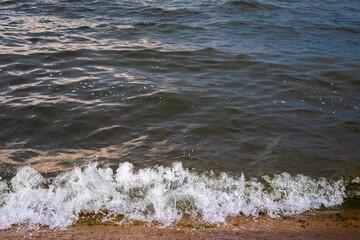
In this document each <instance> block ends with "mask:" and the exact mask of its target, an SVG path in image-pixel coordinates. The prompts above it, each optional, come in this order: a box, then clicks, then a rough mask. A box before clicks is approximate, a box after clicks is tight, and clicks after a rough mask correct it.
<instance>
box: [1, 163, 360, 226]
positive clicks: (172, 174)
mask: <svg viewBox="0 0 360 240" xmlns="http://www.w3.org/2000/svg"><path fill="white" fill-rule="evenodd" d="M359 183H360V179H359V178H355V179H352V180H351V184H359ZM345 186H346V181H345V180H344V179H340V180H331V179H325V178H319V179H313V178H311V177H308V176H304V175H297V176H291V175H290V174H288V173H282V174H279V175H274V176H268V175H264V176H262V177H259V178H246V177H245V176H244V174H241V176H237V177H236V176H230V175H229V174H227V173H221V174H215V173H213V172H211V171H210V172H203V173H199V172H196V171H194V170H189V169H185V168H183V166H182V163H180V162H177V163H174V164H173V165H172V166H171V167H163V166H158V167H154V168H144V169H139V170H135V169H134V167H133V165H132V164H131V163H128V162H124V163H120V165H119V167H118V169H117V170H116V173H114V172H113V170H112V169H110V168H99V167H98V165H97V163H91V164H89V165H87V166H86V167H85V168H84V169H81V168H79V167H75V168H73V170H71V171H69V172H63V173H61V174H59V175H58V176H57V177H55V178H54V179H53V180H51V181H50V180H46V179H45V178H44V177H43V176H42V175H41V174H40V173H39V172H37V171H36V170H35V169H33V168H30V167H24V168H22V169H20V170H19V171H18V173H17V174H16V176H15V177H13V178H12V179H11V181H10V182H6V181H0V228H2V229H6V228H9V227H10V226H11V225H13V224H23V223H26V224H28V225H29V227H35V226H37V225H38V224H41V225H47V226H49V227H50V228H62V229H63V228H66V227H67V226H70V225H71V224H73V223H74V222H76V221H77V220H78V217H79V214H82V213H85V214H86V213H94V214H98V213H106V214H109V215H110V214H112V215H120V214H121V215H124V217H125V218H124V220H128V221H132V220H140V221H146V222H154V221H155V222H159V223H160V224H161V225H162V226H168V225H170V224H171V223H173V222H176V221H178V220H180V219H181V218H182V216H183V215H184V214H190V215H192V216H193V217H200V218H201V219H202V220H203V221H205V222H210V223H222V222H225V219H226V217H228V216H237V215H239V214H244V215H248V216H258V214H259V213H266V214H268V215H269V216H270V217H277V216H279V215H289V214H294V213H300V212H303V211H306V210H311V209H319V208H322V207H331V206H336V205H340V204H342V203H343V202H344V199H345V198H346V197H347V196H346V195H347V193H346V190H345V188H346V187H345ZM356 194H359V192H357V193H356ZM124 220H123V221H124Z"/></svg>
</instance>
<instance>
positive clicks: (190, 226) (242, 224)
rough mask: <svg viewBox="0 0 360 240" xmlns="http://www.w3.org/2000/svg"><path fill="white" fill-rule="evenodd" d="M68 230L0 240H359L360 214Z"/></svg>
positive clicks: (0, 235)
mask: <svg viewBox="0 0 360 240" xmlns="http://www.w3.org/2000/svg"><path fill="white" fill-rule="evenodd" d="M82 219H83V220H82V221H81V220H80V221H78V222H77V223H76V224H75V225H74V226H71V227H68V229H67V230H59V229H53V230H52V229H49V228H47V227H40V228H38V229H36V230H29V229H28V228H27V227H26V226H13V227H12V228H10V229H6V230H0V239H270V240H271V239H349V240H350V239H351V240H356V239H360V211H359V210H357V211H309V212H306V213H303V214H299V215H292V216H288V217H281V218H275V219H273V218H269V217H268V216H260V217H258V218H253V217H246V216H238V217H233V218H228V221H227V224H221V225H213V224H208V223H202V222H199V221H196V220H193V219H191V218H190V217H184V219H183V220H181V221H180V222H177V223H174V224H173V225H172V226H169V227H167V228H159V227H157V226H156V224H152V225H149V224H147V223H142V222H137V221H135V222H132V223H126V224H123V225H121V226H119V225H115V224H114V223H109V222H105V223H104V222H99V221H96V219H95V218H91V217H90V216H83V217H82Z"/></svg>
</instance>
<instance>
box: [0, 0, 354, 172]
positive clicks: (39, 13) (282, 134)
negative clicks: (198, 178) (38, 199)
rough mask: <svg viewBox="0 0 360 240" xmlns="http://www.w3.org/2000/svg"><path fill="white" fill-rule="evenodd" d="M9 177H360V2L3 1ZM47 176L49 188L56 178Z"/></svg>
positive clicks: (1, 84)
mask: <svg viewBox="0 0 360 240" xmlns="http://www.w3.org/2000/svg"><path fill="white" fill-rule="evenodd" d="M0 9H1V10H0V21H1V25H0V40H1V45H0V90H1V91H0V123H1V125H0V131H1V132H0V133H1V135H0V147H1V150H0V151H1V174H2V175H3V176H4V177H10V176H13V175H14V174H15V172H16V169H17V168H18V167H20V166H27V165H30V166H34V167H35V168H36V169H37V170H39V171H41V172H43V173H45V172H47V173H48V174H50V175H51V174H53V175H54V174H56V173H57V172H61V171H64V170H69V169H71V168H72V167H73V166H74V164H75V165H82V164H84V163H88V162H91V161H94V160H96V159H97V160H98V161H99V162H100V163H101V164H104V165H105V166H113V167H117V166H118V164H119V162H124V161H129V162H132V163H134V164H135V166H137V167H147V166H154V165H157V164H159V165H169V164H170V163H172V162H174V161H182V162H183V164H184V166H187V167H196V168H199V169H205V170H209V169H213V170H214V169H215V170H220V171H230V170H231V171H234V172H245V173H246V174H249V175H259V174H269V173H270V174H272V173H281V172H284V171H286V172H290V173H303V174H306V175H310V176H332V177H334V176H339V175H341V174H350V175H359V172H360V161H359V160H360V158H359V156H360V150H359V144H360V134H359V133H360V125H359V123H360V110H359V108H360V101H359V98H360V94H359V90H360V79H359V76H360V54H359V53H360V46H359V45H360V44H359V42H360V41H359V39H360V38H359V37H360V18H359V9H360V4H359V3H358V2H356V1H345V2H343V3H342V2H341V3H340V2H338V1H302V2H301V3H298V1H271V0H269V1H251V0H249V1H225V0H224V1H200V0H197V1H186V0H181V1H175V0H172V1H104V0H98V1H55V0H54V1H51V0H49V1H46V0H38V1H1V3H0ZM50 175H49V176H50Z"/></svg>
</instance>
